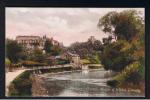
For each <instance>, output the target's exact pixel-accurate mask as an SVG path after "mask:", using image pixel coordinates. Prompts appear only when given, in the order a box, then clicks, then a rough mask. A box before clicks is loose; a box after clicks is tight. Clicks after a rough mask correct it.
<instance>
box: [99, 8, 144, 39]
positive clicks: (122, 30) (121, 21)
mask: <svg viewBox="0 0 150 100" xmlns="http://www.w3.org/2000/svg"><path fill="white" fill-rule="evenodd" d="M98 26H99V27H101V28H102V30H103V31H104V32H108V33H109V34H111V35H114V36H115V37H117V39H125V40H129V41H130V40H132V39H133V37H135V36H136V35H138V34H139V33H141V32H142V31H143V19H142V18H141V17H140V16H139V13H138V12H137V11H136V10H126V11H123V12H120V13H117V12H110V13H108V14H106V15H105V16H103V17H102V18H101V19H100V20H99V23H98Z"/></svg>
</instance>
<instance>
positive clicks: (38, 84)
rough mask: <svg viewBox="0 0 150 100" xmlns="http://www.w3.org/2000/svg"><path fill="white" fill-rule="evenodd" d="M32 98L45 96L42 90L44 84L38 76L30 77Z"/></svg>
mask: <svg viewBox="0 0 150 100" xmlns="http://www.w3.org/2000/svg"><path fill="white" fill-rule="evenodd" d="M32 96H33V97H34V96H36V97H37V96H47V91H46V89H45V88H44V82H43V80H42V78H41V77H39V76H38V75H33V76H32Z"/></svg>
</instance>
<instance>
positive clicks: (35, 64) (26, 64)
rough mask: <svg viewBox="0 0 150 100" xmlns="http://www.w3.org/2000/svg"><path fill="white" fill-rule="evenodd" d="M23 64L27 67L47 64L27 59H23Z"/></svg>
mask: <svg viewBox="0 0 150 100" xmlns="http://www.w3.org/2000/svg"><path fill="white" fill-rule="evenodd" d="M21 65H23V66H26V67H34V66H46V65H47V64H46V63H39V62H35V61H30V60H26V61H22V62H21Z"/></svg>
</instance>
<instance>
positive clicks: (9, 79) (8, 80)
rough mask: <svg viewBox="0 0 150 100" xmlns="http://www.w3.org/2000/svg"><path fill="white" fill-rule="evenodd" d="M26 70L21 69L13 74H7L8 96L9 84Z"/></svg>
mask: <svg viewBox="0 0 150 100" xmlns="http://www.w3.org/2000/svg"><path fill="white" fill-rule="evenodd" d="M25 70H26V69H20V70H16V71H13V72H7V73H6V79H5V85H6V86H5V90H6V92H5V93H6V96H7V95H8V86H9V84H10V83H11V82H12V81H13V80H14V79H15V78H16V77H17V76H18V75H19V74H21V73H22V72H24V71H25Z"/></svg>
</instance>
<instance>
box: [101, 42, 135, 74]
mask: <svg viewBox="0 0 150 100" xmlns="http://www.w3.org/2000/svg"><path fill="white" fill-rule="evenodd" d="M124 45H126V41H117V42H113V43H111V44H109V45H106V46H105V48H104V50H103V52H102V53H101V57H100V60H101V63H102V65H104V68H105V69H106V70H113V71H117V72H119V71H122V70H123V69H124V68H125V67H126V66H127V65H128V64H130V63H131V62H132V61H133V59H132V58H131V57H130V56H129V53H128V52H127V51H126V50H122V48H123V46H124Z"/></svg>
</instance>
